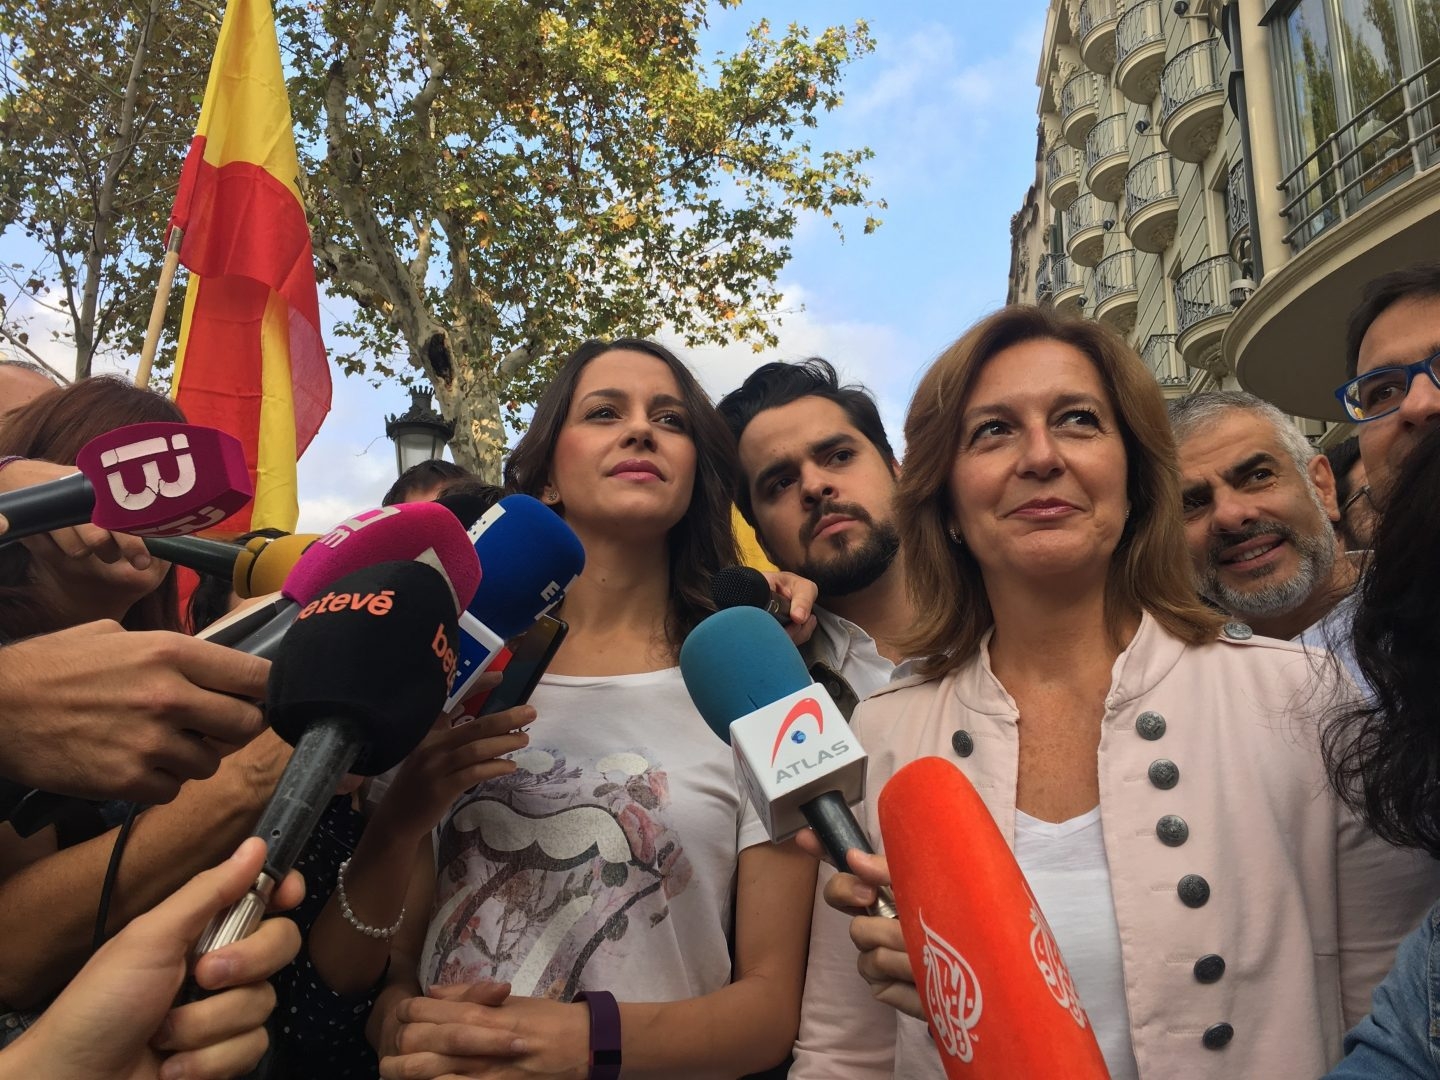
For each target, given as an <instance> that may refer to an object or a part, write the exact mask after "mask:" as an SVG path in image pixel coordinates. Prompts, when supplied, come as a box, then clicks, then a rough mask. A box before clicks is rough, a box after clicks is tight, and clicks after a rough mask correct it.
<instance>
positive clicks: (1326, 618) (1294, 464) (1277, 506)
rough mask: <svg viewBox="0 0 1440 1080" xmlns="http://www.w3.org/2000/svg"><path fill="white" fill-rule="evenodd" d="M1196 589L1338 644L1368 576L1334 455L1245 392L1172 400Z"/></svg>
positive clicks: (1268, 632)
mask: <svg viewBox="0 0 1440 1080" xmlns="http://www.w3.org/2000/svg"><path fill="white" fill-rule="evenodd" d="M1170 422H1171V425H1172V427H1173V428H1174V430H1175V442H1176V449H1177V451H1178V454H1179V458H1180V491H1181V499H1182V508H1183V512H1184V515H1185V537H1186V541H1187V543H1188V545H1189V548H1190V556H1191V559H1192V561H1193V563H1194V570H1195V581H1196V588H1197V589H1198V591H1199V592H1200V595H1202V596H1204V597H1205V598H1206V599H1207V600H1209V601H1210V602H1211V603H1213V604H1215V605H1216V606H1217V607H1219V608H1221V609H1222V610H1224V611H1226V612H1228V613H1229V614H1230V615H1232V616H1234V617H1235V618H1236V619H1239V620H1241V621H1243V622H1245V623H1247V624H1248V625H1249V626H1250V628H1251V629H1252V630H1254V631H1255V632H1256V633H1257V634H1263V635H1265V636H1266V637H1274V638H1290V639H1294V640H1297V641H1300V642H1301V643H1303V644H1307V645H1318V646H1320V647H1328V648H1331V649H1334V650H1336V651H1338V652H1339V653H1340V654H1341V655H1342V657H1343V656H1344V654H1345V652H1346V651H1347V650H1346V647H1345V643H1346V641H1347V640H1348V637H1349V633H1348V625H1349V620H1348V618H1347V617H1346V612H1347V610H1348V605H1345V604H1344V603H1342V602H1343V601H1345V600H1346V598H1347V597H1349V595H1350V593H1351V591H1352V590H1353V589H1354V587H1355V582H1356V580H1357V577H1358V568H1357V565H1356V563H1355V562H1354V561H1353V560H1352V559H1351V558H1349V557H1347V555H1346V553H1345V545H1344V543H1343V541H1342V540H1341V537H1340V535H1339V534H1338V533H1337V532H1336V528H1335V525H1336V523H1337V522H1339V520H1340V507H1339V504H1338V502H1337V501H1336V497H1335V476H1334V474H1333V473H1332V472H1331V469H1330V462H1329V461H1328V460H1327V459H1326V457H1325V455H1324V454H1322V453H1320V452H1318V451H1317V450H1316V449H1315V448H1314V447H1313V446H1311V444H1310V441H1309V440H1308V439H1306V438H1305V436H1304V434H1303V433H1302V432H1301V431H1300V430H1299V428H1297V427H1296V426H1295V423H1294V421H1292V420H1291V419H1290V418H1289V417H1288V416H1286V415H1285V414H1284V413H1282V412H1281V411H1280V410H1279V409H1277V408H1275V406H1273V405H1271V404H1270V403H1269V402H1266V401H1262V400H1261V399H1259V398H1257V397H1254V396H1253V395H1251V394H1246V393H1243V392H1240V391H1230V390H1220V391H1212V392H1210V393H1204V394H1194V395H1192V396H1190V397H1188V398H1183V399H1181V400H1179V401H1176V402H1174V403H1172V404H1171V406H1170Z"/></svg>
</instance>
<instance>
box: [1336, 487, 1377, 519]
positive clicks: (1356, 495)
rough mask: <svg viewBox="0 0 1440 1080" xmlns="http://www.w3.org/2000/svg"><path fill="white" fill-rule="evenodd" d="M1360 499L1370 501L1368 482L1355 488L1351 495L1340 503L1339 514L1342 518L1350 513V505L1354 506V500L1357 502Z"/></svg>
mask: <svg viewBox="0 0 1440 1080" xmlns="http://www.w3.org/2000/svg"><path fill="white" fill-rule="evenodd" d="M1360 499H1364V500H1365V501H1366V502H1370V485H1369V484H1362V485H1361V486H1360V487H1358V488H1356V489H1355V491H1354V492H1353V493H1352V494H1351V496H1350V497H1349V498H1348V499H1346V500H1345V501H1344V502H1343V503H1341V504H1340V516H1341V517H1342V518H1343V517H1344V516H1345V515H1346V514H1348V513H1350V507H1352V506H1354V505H1355V504H1356V502H1358V501H1359V500H1360ZM1372 505H1373V504H1372Z"/></svg>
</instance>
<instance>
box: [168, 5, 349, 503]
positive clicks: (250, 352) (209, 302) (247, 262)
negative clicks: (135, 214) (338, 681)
mask: <svg viewBox="0 0 1440 1080" xmlns="http://www.w3.org/2000/svg"><path fill="white" fill-rule="evenodd" d="M299 175H300V163H299V160H298V158H297V156H296V153H295V136H294V133H293V131H292V129H291V122H290V100H289V98H288V97H287V95H286V92H285V76H284V73H283V72H282V70H281V67H280V45H279V42H278V40H277V39H276V36H275V19H274V16H273V14H272V13H271V10H270V3H269V0H230V2H229V4H228V5H227V7H226V9H225V20H224V22H223V23H222V24H221V26H220V39H219V41H218V42H217V43H216V46H215V59H214V60H213V61H212V62H211V65H210V81H209V82H208V84H207V85H206V87H205V101H204V103H203V104H202V105H201V107H200V123H199V124H198V125H197V127H196V130H195V138H194V141H192V142H191V144H190V152H189V155H188V156H187V157H186V159H185V167H184V170H183V171H182V173H181V176H180V188H179V191H177V192H176V195H175V209H174V210H173V211H172V213H171V216H170V225H171V227H172V228H179V229H182V230H184V233H183V238H182V241H181V245H180V261H181V262H182V263H184V265H185V266H186V267H188V268H189V270H190V281H189V285H188V286H187V288H186V291H185V316H184V321H183V322H182V323H181V326H180V343H179V350H178V353H177V355H176V358H175V375H174V380H173V382H172V383H171V396H172V397H174V398H175V400H176V402H177V403H178V404H179V405H180V407H181V408H182V409H183V410H184V411H185V415H186V417H187V419H189V421H190V422H191V423H192V424H205V425H208V426H210V427H217V428H220V429H221V430H223V431H228V432H229V433H230V434H232V435H234V436H235V437H237V438H238V439H240V441H241V442H242V443H243V444H244V445H245V458H246V464H248V465H249V467H250V471H251V475H252V477H253V478H254V480H255V501H254V503H253V505H252V506H251V507H247V508H246V509H245V510H243V511H241V512H239V513H237V514H235V515H234V516H232V517H230V518H229V519H227V520H226V521H225V522H224V523H222V524H221V525H220V526H219V528H220V529H222V530H231V531H236V532H239V531H243V530H245V529H250V528H278V529H286V530H293V529H294V528H295V521H296V518H297V516H298V514H299V504H298V499H297V493H296V480H295V465H296V462H297V461H299V458H300V455H301V454H303V453H304V452H305V448H306V447H307V446H309V445H310V440H311V439H313V438H314V437H315V433H316V432H317V431H319V430H320V423H321V421H323V420H324V419H325V414H326V413H328V412H329V411H330V368H329V365H328V364H327V362H326V359H325V345H324V342H323V341H322V340H321V338H320V305H319V297H318V291H317V289H316V287H315V262H314V255H313V253H312V251H311V248H310V229H309V227H308V225H307V224H306V222H305V206H304V203H303V202H302V201H301V198H300V189H299V187H298V186H297V180H298V177H299Z"/></svg>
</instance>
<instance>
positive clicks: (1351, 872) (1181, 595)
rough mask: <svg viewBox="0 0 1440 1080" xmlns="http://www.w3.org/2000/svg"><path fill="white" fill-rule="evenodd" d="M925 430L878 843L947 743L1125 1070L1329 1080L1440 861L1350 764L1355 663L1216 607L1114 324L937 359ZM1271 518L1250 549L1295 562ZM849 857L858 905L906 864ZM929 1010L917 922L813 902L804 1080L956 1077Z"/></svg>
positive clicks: (920, 422) (909, 469) (875, 756)
mask: <svg viewBox="0 0 1440 1080" xmlns="http://www.w3.org/2000/svg"><path fill="white" fill-rule="evenodd" d="M905 437H906V444H907V451H906V456H905V462H904V469H903V471H902V473H901V476H900V487H899V492H898V495H897V500H898V512H899V520H900V527H901V535H902V537H903V543H904V544H905V548H904V550H905V558H906V563H905V570H906V575H907V581H908V586H909V589H910V592H911V597H912V602H913V603H914V604H915V606H916V610H917V612H918V619H917V624H916V629H915V633H914V636H913V639H912V640H911V641H910V642H909V643H908V644H909V651H910V654H911V655H912V656H916V657H923V658H924V660H923V662H922V666H921V669H920V670H921V671H922V672H924V674H921V675H918V676H915V677H912V678H910V679H906V680H903V681H900V682H897V683H894V684H892V685H891V686H890V687H888V688H886V689H885V690H882V691H881V692H880V693H878V694H877V695H875V696H874V697H872V698H871V699H870V700H868V701H867V702H865V703H863V704H862V705H861V706H860V708H859V710H858V711H857V712H856V714H855V722H854V728H855V731H856V734H857V735H858V736H859V739H860V741H861V743H862V744H863V745H864V746H865V747H866V748H867V749H868V750H869V752H870V754H871V763H870V770H871V771H870V776H869V779H868V787H869V791H870V800H869V803H868V806H867V814H866V817H867V825H868V828H869V830H870V833H871V835H872V836H873V837H874V838H875V839H876V840H877V841H879V840H880V832H879V828H878V821H877V817H876V813H875V796H876V795H878V793H879V791H880V789H881V788H882V787H883V786H884V784H885V782H886V781H887V780H888V779H889V777H890V776H891V775H892V774H893V773H894V772H895V771H896V770H897V769H899V768H900V767H901V766H903V765H904V764H906V763H907V762H909V761H912V760H914V759H915V758H918V757H923V756H927V755H939V756H943V757H946V758H948V759H949V760H951V761H953V762H954V763H955V764H956V765H957V766H958V767H959V768H960V769H962V770H963V771H964V772H965V773H966V775H967V776H968V777H969V778H970V780H971V781H972V782H973V783H974V785H975V787H976V789H977V790H978V792H979V794H980V795H981V797H982V798H983V799H984V801H985V804H986V806H987V808H988V809H989V811H990V813H991V814H992V815H993V817H994V818H995V821H996V822H997V823H998V825H999V827H1000V830H1001V832H1002V833H1003V834H1004V835H1005V836H1006V838H1007V839H1008V840H1009V841H1010V843H1011V846H1012V848H1013V849H1014V851H1015V854H1016V857H1017V859H1018V860H1019V863H1020V866H1021V868H1022V869H1023V870H1024V872H1025V875H1026V878H1027V879H1028V881H1029V884H1030V886H1031V888H1032V890H1033V891H1034V893H1035V895H1036V897H1037V898H1038V900H1039V901H1040V904H1041V907H1042V908H1043V910H1044V911H1045V914H1046V916H1047V918H1048V920H1049V922H1050V925H1051V927H1052V928H1053V930H1054V933H1055V936H1056V938H1057V939H1058V942H1059V944H1060V947H1061V949H1062V951H1063V953H1064V955H1065V958H1066V960H1067V962H1068V964H1069V967H1070V971H1071V974H1072V975H1073V977H1074V980H1075V982H1076V985H1077V987H1078V989H1079V992H1080V997H1081V1000H1082V1002H1083V1003H1084V1005H1085V1006H1086V1009H1087V1011H1088V1012H1089V1015H1090V1019H1091V1022H1092V1023H1093V1025H1094V1030H1095V1032H1096V1035H1097V1037H1098V1039H1099V1041H1100V1044H1101V1049H1102V1051H1103V1053H1104V1055H1105V1059H1106V1063H1107V1065H1108V1066H1109V1068H1110V1071H1111V1073H1112V1076H1114V1077H1115V1078H1116V1080H1119V1078H1122V1077H1125V1078H1128V1077H1144V1078H1165V1080H1169V1078H1171V1077H1177V1076H1179V1077H1185V1078H1186V1080H1200V1078H1209V1077H1214V1078H1217V1080H1218V1078H1221V1077H1223V1078H1226V1080H1233V1078H1236V1077H1257V1078H1259V1077H1264V1078H1266V1080H1284V1078H1290V1077H1293V1078H1296V1080H1302V1078H1303V1080H1311V1078H1313V1077H1316V1076H1318V1075H1319V1074H1321V1073H1322V1072H1324V1071H1325V1069H1326V1068H1327V1067H1328V1066H1329V1065H1330V1064H1332V1063H1333V1062H1334V1061H1335V1060H1336V1059H1338V1057H1339V1056H1340V1039H1341V1035H1342V1034H1343V1032H1344V1031H1345V1029H1346V1027H1347V1026H1348V1025H1349V1024H1351V1023H1353V1022H1354V1021H1356V1020H1357V1019H1359V1017H1360V1016H1361V1015H1363V1014H1364V1012H1365V1011H1366V1003H1367V998H1368V995H1369V993H1370V991H1371V989H1372V988H1373V987H1374V985H1375V984H1376V983H1377V982H1378V981H1379V980H1380V978H1381V977H1382V976H1383V975H1384V974H1385V971H1386V969H1387V967H1388V965H1389V963H1390V960H1391V958H1392V957H1393V955H1394V951H1395V947H1396V944H1397V943H1398V942H1399V940H1400V939H1401V937H1402V936H1403V935H1404V934H1405V932H1406V931H1407V930H1408V929H1409V928H1410V927H1411V926H1413V925H1414V923H1415V921H1416V920H1417V919H1418V918H1419V916H1420V915H1421V913H1422V912H1423V911H1424V910H1425V909H1426V908H1427V907H1428V905H1429V903H1430V902H1431V901H1432V900H1433V899H1434V896H1435V895H1436V892H1437V887H1440V876H1437V871H1436V868H1435V866H1434V865H1433V864H1429V863H1428V861H1427V860H1421V859H1418V858H1415V857H1413V856H1411V855H1407V854H1405V853H1401V852H1398V851H1395V850H1394V849H1391V848H1388V847H1386V846H1385V845H1384V844H1382V843H1380V842H1379V841H1378V840H1376V839H1375V838H1374V837H1373V836H1372V835H1371V834H1370V833H1368V832H1367V831H1366V830H1365V829H1364V828H1363V827H1362V826H1361V825H1360V824H1359V822H1358V821H1357V820H1356V819H1355V818H1354V817H1353V816H1352V815H1351V814H1350V813H1349V812H1347V811H1346V809H1345V808H1344V807H1343V806H1342V805H1341V804H1340V803H1339V801H1338V800H1337V799H1335V798H1334V797H1333V796H1332V795H1331V794H1330V792H1329V789H1328V788H1327V787H1326V785H1325V772H1324V767H1323V765H1322V762H1321V758H1320V755H1319V752H1318V748H1317V740H1316V734H1317V733H1316V721H1315V718H1316V717H1318V716H1319V715H1320V714H1321V713H1322V712H1323V711H1324V708H1325V706H1326V705H1327V704H1329V703H1331V702H1332V701H1333V700H1334V695H1335V694H1336V692H1337V685H1338V680H1340V679H1341V678H1342V677H1341V676H1339V675H1338V674H1335V673H1332V672H1331V670H1330V669H1329V668H1328V667H1327V666H1326V665H1325V664H1324V663H1322V661H1321V660H1320V659H1319V658H1317V657H1313V656H1309V655H1307V654H1306V653H1305V652H1304V651H1303V650H1302V649H1301V648H1300V647H1298V646H1295V645H1291V644H1289V643H1285V642H1280V641H1272V640H1269V639H1264V638H1258V637H1254V636H1252V634H1251V632H1250V629H1249V628H1248V627H1246V626H1244V625H1243V624H1240V623H1233V622H1225V621H1224V619H1223V617H1221V616H1218V615H1216V614H1215V613H1214V612H1212V611H1210V610H1209V609H1207V608H1206V607H1204V606H1203V605H1202V604H1201V603H1200V601H1199V600H1198V599H1197V598H1196V595H1195V591H1194V587H1193V584H1192V582H1191V579H1190V572H1189V559H1188V557H1187V555H1186V551H1185V546H1184V538H1183V526H1182V522H1181V515H1180V493H1179V481H1178V472H1177V469H1176V465H1175V449H1174V443H1173V440H1172V438H1171V435H1170V429H1169V425H1168V422H1167V420H1166V414H1165V408H1164V402H1163V400H1162V398H1161V394H1160V390H1159V388H1158V386H1157V385H1156V383H1155V380H1154V378H1153V377H1152V376H1151V374H1150V373H1149V372H1148V371H1147V370H1146V369H1145V367H1144V366H1143V365H1142V363H1141V361H1140V360H1139V358H1138V357H1137V356H1136V355H1135V354H1134V352H1133V351H1131V349H1130V348H1129V347H1128V346H1127V345H1126V344H1125V343H1124V342H1123V341H1122V340H1121V339H1120V338H1119V337H1118V336H1117V335H1115V334H1114V333H1112V332H1111V331H1109V330H1108V329H1106V328H1105V327H1104V326H1102V325H1100V324H1097V323H1094V322H1088V321H1087V322H1079V321H1072V320H1067V319H1064V318H1061V317H1060V316H1058V315H1056V314H1055V313H1053V312H1052V311H1050V310H1048V309H1039V308H1009V309H1006V310H1003V311H1001V312H999V313H997V314H995V315H992V316H990V317H989V318H987V319H985V320H984V321H982V322H981V323H980V324H978V325H977V326H976V327H974V328H973V329H972V330H970V331H969V332H968V333H967V334H965V336H964V337H962V338H961V339H960V340H959V341H958V342H956V343H955V344H954V345H953V346H951V347H950V349H948V350H947V351H946V352H945V353H944V354H943V355H942V356H941V357H940V358H939V359H938V360H937V361H936V362H935V364H934V365H933V366H932V367H931V368H930V370H929V371H928V372H927V373H926V375H925V376H924V378H923V379H922V381H921V384H920V387H919V389H918V390H917V392H916V394H915V398H914V401H913V402H912V403H911V406H910V412H909V415H908V417H907V419H906V424H905ZM1270 539H1271V541H1274V542H1273V543H1272V542H1270V541H1267V542H1265V543H1259V542H1257V543H1255V544H1253V545H1252V548H1253V550H1247V551H1246V552H1241V553H1237V557H1240V556H1242V555H1243V556H1245V557H1249V558H1253V559H1254V560H1255V561H1257V562H1260V561H1261V560H1264V561H1265V562H1268V563H1269V564H1270V565H1272V566H1277V567H1278V566H1279V565H1280V564H1281V562H1282V560H1287V559H1293V558H1295V552H1294V551H1293V549H1292V547H1291V545H1290V544H1289V543H1288V541H1284V540H1283V539H1280V538H1270ZM1262 565H1263V563H1262ZM1257 569H1258V567H1257ZM1345 689H1346V691H1347V692H1348V691H1349V687H1348V685H1347V686H1346V687H1345ZM945 812H946V811H945V808H944V807H943V806H936V807H935V815H936V820H937V822H939V821H943V820H944V815H945ZM937 827H943V826H938V825H937ZM852 866H855V867H856V868H857V869H860V870H861V871H862V873H864V874H865V876H866V878H867V880H868V882H869V883H868V884H867V883H864V882H862V881H860V880H859V879H857V878H856V877H853V876H851V875H849V874H836V875H834V876H833V877H832V878H830V880H829V884H828V886H827V888H826V894H825V895H826V899H827V900H828V901H829V902H830V903H831V904H832V906H835V907H837V908H839V909H841V910H842V911H845V912H847V913H848V914H853V913H854V911H855V909H858V908H863V907H864V906H865V905H866V904H868V903H869V902H870V901H871V900H872V899H873V896H874V888H873V886H874V885H875V884H878V883H881V882H885V881H888V875H887V872H886V868H885V863H884V859H883V858H876V859H874V860H865V859H863V858H858V859H857V860H856V861H855V862H853V863H852ZM955 887H956V888H957V889H961V888H964V868H963V867H957V868H956V880H955ZM975 932H976V933H983V932H984V929H983V927H977V928H976V931H975ZM851 936H853V939H854V942H855V944H854V945H852V944H851V941H850V940H849V939H850V937H851ZM857 946H858V947H859V948H860V950H861V953H860V957H859V968H860V972H861V974H862V975H863V976H864V979H865V981H862V980H861V979H860V978H857V977H856V976H855V974H854V967H855V963H856V955H855V949H856V947H857ZM1026 959H1028V958H1026ZM867 982H868V983H869V985H868V986H867V985H866V983H867ZM872 995H873V996H872ZM877 999H878V1000H877ZM882 1002H884V1003H889V1004H891V1005H894V1006H896V1008H897V1009H898V1010H899V1012H898V1013H897V1012H892V1011H890V1010H889V1009H888V1008H887V1007H886V1004H882ZM906 1013H908V1014H910V1015H905V1014H906ZM918 1015H920V1012H919V1000H918V996H917V995H916V993H915V987H914V977H913V973H912V972H911V971H910V967H909V962H908V960H907V958H906V956H905V953H904V946H903V942H902V940H901V937H900V932H899V926H898V925H897V924H895V923H893V922H891V921H888V920H885V919H880V918H869V917H859V918H856V919H855V920H854V921H853V924H851V923H849V922H848V921H847V919H846V918H845V917H844V916H842V915H840V914H838V913H837V912H830V911H824V912H820V913H818V914H817V918H816V923H815V926H814V928H813V929H812V941H811V953H810V962H809V970H808V973H807V987H806V993H805V1004H804V1013H803V1019H802V1023H801V1032H800V1041H799V1044H798V1046H797V1052H796V1065H795V1068H794V1070H793V1071H792V1073H791V1076H792V1078H802V1080H803V1078H806V1077H821V1076H824V1077H837V1078H839V1077H844V1078H846V1080H855V1078H860V1077H888V1076H891V1075H893V1076H895V1077H904V1078H905V1080H921V1078H925V1077H937V1078H938V1077H940V1076H942V1075H943V1073H942V1070H941V1066H940V1062H939V1059H938V1055H937V1053H936V1051H935V1048H934V1046H933V1044H932V1043H931V1041H930V1039H929V1037H928V1035H927V1033H926V1031H925V1028H924V1025H923V1023H921V1022H920V1021H918V1020H916V1019H912V1016H918ZM1025 1020H1026V1018H1023V1017H1011V1018H1006V1017H999V1018H994V1019H992V1020H991V1022H992V1023H993V1022H1001V1023H1005V1022H1012V1023H1024V1022H1025ZM976 1035H977V1037H978V1038H980V1039H981V1040H982V1041H983V1033H982V1032H980V1031H978V1030H977V1032H976ZM1053 1075H1055V1076H1063V1075H1065V1063H1064V1062H1058V1061H1057V1062H1056V1063H1055V1071H1054V1073H1053Z"/></svg>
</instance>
